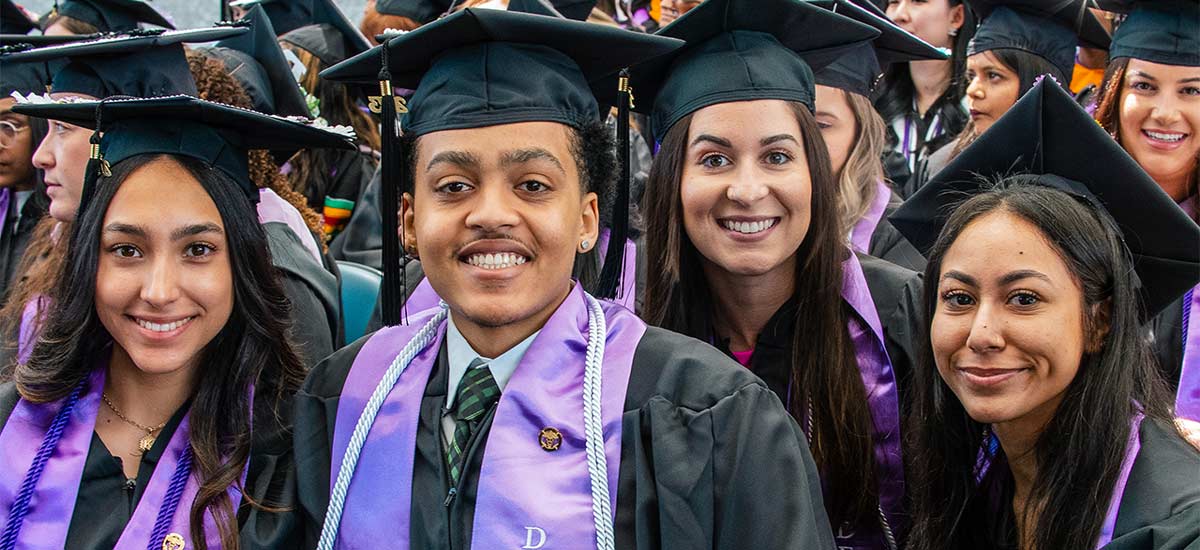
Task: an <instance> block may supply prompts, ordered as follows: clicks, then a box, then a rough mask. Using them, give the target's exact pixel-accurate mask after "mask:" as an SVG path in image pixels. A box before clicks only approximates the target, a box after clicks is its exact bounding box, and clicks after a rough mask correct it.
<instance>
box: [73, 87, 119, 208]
mask: <svg viewBox="0 0 1200 550" xmlns="http://www.w3.org/2000/svg"><path fill="white" fill-rule="evenodd" d="M104 101H105V100H103V99H102V100H100V103H99V104H98V105H96V129H95V130H93V131H92V136H91V137H90V138H88V142H89V143H91V146H92V150H91V154H90V155H89V156H88V161H87V167H86V168H84V171H83V191H82V192H81V193H80V196H79V208H78V210H77V212H78V214H76V217H80V216H82V215H83V212H84V211H85V210H86V209H87V206H88V203H90V202H92V197H93V196H95V195H96V180H97V179H98V178H99V177H100V176H104V177H106V178H107V177H109V176H112V168H111V167H109V165H108V161H107V160H104V155H102V154H101V153H100V129H101V127H100V125H101V124H102V123H103V122H104V121H103V117H102V114H103V111H104Z"/></svg>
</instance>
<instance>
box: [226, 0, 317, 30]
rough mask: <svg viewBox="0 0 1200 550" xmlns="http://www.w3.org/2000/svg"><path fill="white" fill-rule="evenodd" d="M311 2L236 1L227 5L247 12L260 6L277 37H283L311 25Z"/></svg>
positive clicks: (307, 0)
mask: <svg viewBox="0 0 1200 550" xmlns="http://www.w3.org/2000/svg"><path fill="white" fill-rule="evenodd" d="M312 3H313V0H237V1H234V2H230V3H229V5H230V6H233V7H237V8H243V9H247V10H249V9H250V8H252V7H254V6H262V7H263V10H266V12H267V17H269V18H270V19H271V26H272V27H274V28H275V33H276V35H277V36H283V35H284V34H287V33H289V32H292V31H294V30H296V29H298V28H300V27H303V26H305V25H311V24H312V22H313V21H312Z"/></svg>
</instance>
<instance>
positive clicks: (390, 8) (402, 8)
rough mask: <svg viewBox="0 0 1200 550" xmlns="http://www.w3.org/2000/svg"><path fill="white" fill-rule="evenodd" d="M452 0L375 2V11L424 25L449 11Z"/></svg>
mask: <svg viewBox="0 0 1200 550" xmlns="http://www.w3.org/2000/svg"><path fill="white" fill-rule="evenodd" d="M453 3H454V2H453V0H375V11H377V12H379V13H382V14H384V15H398V16H400V17H407V18H409V19H412V20H413V21H416V22H417V23H420V24H422V25H424V24H425V23H428V22H430V21H433V20H434V19H437V18H438V17H439V16H441V15H442V14H443V13H446V12H447V11H450V6H451V4H453Z"/></svg>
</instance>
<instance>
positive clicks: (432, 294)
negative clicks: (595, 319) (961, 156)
mask: <svg viewBox="0 0 1200 550" xmlns="http://www.w3.org/2000/svg"><path fill="white" fill-rule="evenodd" d="M876 221H878V220H876ZM596 248H597V249H599V250H601V251H603V250H607V249H608V230H607V229H601V230H600V242H598V243H596ZM441 301H442V299H441V297H439V296H438V294H437V291H435V290H433V287H432V286H430V284H429V279H428V278H423V279H421V282H420V283H418V284H417V288H416V290H413V292H412V294H411V295H409V297H408V300H407V301H406V302H404V307H405V308H406V309H408V311H409V312H417V311H425V310H427V309H432V308H435V307H438V304H439V303H440V302H441ZM609 301H611V302H615V303H617V304H620V305H622V306H624V307H625V309H628V310H629V311H634V310H635V306H636V305H637V245H636V244H634V242H633V241H631V240H627V241H625V263H624V264H622V270H621V289H620V294H619V295H618V296H617V297H616V299H614V300H609ZM406 341H407V340H406ZM396 349H397V350H399V349H400V348H396Z"/></svg>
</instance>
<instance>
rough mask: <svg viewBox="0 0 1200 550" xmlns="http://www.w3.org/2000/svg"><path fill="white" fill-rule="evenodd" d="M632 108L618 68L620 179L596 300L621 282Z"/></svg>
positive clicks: (615, 291)
mask: <svg viewBox="0 0 1200 550" xmlns="http://www.w3.org/2000/svg"><path fill="white" fill-rule="evenodd" d="M631 108H633V88H632V87H630V86H629V69H621V73H620V76H619V78H618V80H617V162H618V163H619V164H620V170H621V171H620V179H619V180H618V181H617V196H616V201H615V202H614V203H613V211H612V223H611V225H612V227H610V228H609V234H608V249H607V250H605V251H604V265H603V266H602V267H601V269H600V282H599V287H598V288H597V289H596V295H597V297H599V298H617V297H620V296H621V292H622V285H621V279H622V275H623V273H624V270H625V266H624V263H625V241H626V240H627V239H628V238H629V185H630V181H629V180H630V169H629V110H630V109H631Z"/></svg>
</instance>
